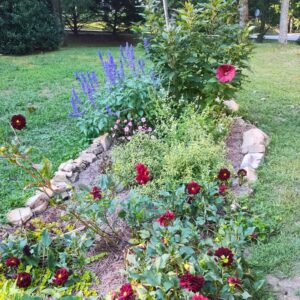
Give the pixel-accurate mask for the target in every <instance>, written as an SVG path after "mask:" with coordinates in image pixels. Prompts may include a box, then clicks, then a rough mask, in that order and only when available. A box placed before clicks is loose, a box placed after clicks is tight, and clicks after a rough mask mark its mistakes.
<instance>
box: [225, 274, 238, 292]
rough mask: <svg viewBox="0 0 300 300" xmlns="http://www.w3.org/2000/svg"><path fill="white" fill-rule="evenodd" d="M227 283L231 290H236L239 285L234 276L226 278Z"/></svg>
mask: <svg viewBox="0 0 300 300" xmlns="http://www.w3.org/2000/svg"><path fill="white" fill-rule="evenodd" d="M227 282H228V284H229V286H230V287H231V288H233V289H236V288H238V287H239V285H240V283H241V281H240V280H239V279H238V278H237V277H236V276H233V277H228V278H227Z"/></svg>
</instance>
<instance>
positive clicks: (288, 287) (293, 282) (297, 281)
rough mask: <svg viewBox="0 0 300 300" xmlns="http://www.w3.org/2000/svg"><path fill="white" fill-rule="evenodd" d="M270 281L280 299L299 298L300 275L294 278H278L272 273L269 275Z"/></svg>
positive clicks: (296, 299)
mask: <svg viewBox="0 0 300 300" xmlns="http://www.w3.org/2000/svg"><path fill="white" fill-rule="evenodd" d="M267 281H268V283H269V284H270V285H271V286H272V288H273V289H274V291H275V292H276V295H277V297H276V298H277V299H278V300H299V299H300V296H299V294H298V292H299V286H300V276H296V277H293V278H277V277H275V276H272V275H268V276H267Z"/></svg>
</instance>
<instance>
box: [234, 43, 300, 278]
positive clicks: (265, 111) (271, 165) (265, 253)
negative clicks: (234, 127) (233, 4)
mask: <svg viewBox="0 0 300 300" xmlns="http://www.w3.org/2000/svg"><path fill="white" fill-rule="evenodd" d="M251 67H252V72H253V74H251V77H250V82H249V83H247V84H246V85H245V89H244V90H243V91H242V92H240V93H239V95H238V102H239V103H240V104H241V108H242V110H241V114H242V115H243V116H245V117H246V118H248V119H249V120H251V121H252V122H256V123H257V125H258V127H260V128H262V129H263V130H264V131H265V132H266V133H267V134H268V135H269V136H270V137H271V140H272V141H271V144H270V146H269V149H268V153H267V156H266V160H265V163H264V164H263V165H262V167H261V168H260V169H259V172H258V176H259V182H258V184H257V185H256V188H255V190H256V193H255V196H254V198H253V199H252V200H251V201H252V203H253V204H254V206H255V207H256V209H257V210H258V211H259V212H266V213H267V215H266V218H267V219H271V218H274V219H278V220H279V219H281V220H282V223H283V227H280V232H279V233H278V234H277V235H275V236H273V237H272V238H271V240H270V241H269V242H268V243H267V244H261V245H257V246H255V247H253V248H252V261H253V262H254V263H255V264H256V265H257V266H259V267H260V268H261V269H262V270H263V271H264V272H265V273H266V274H268V273H274V274H277V275H280V273H281V274H285V275H289V276H291V275H293V274H295V273H297V272H298V275H299V274H300V273H299V265H300V264H299V263H300V259H299V258H300V235H299V234H300V155H299V149H300V47H299V46H297V45H296V44H294V45H292V44H291V45H288V46H287V47H282V46H280V45H278V44H275V43H274V44H273V43H270V44H264V45H258V46H257V47H256V49H255V51H254V57H253V59H252V61H251ZM251 205H252V204H251Z"/></svg>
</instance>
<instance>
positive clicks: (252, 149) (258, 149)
mask: <svg viewBox="0 0 300 300" xmlns="http://www.w3.org/2000/svg"><path fill="white" fill-rule="evenodd" d="M265 152H266V146H265V145H261V144H255V145H252V146H249V147H248V153H265Z"/></svg>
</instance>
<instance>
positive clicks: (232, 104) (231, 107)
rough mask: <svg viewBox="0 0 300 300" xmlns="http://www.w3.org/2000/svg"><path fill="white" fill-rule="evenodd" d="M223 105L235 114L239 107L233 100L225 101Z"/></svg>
mask: <svg viewBox="0 0 300 300" xmlns="http://www.w3.org/2000/svg"><path fill="white" fill-rule="evenodd" d="M224 105H225V106H226V107H227V108H228V109H229V110H231V111H232V112H236V111H238V110H239V109H240V105H239V104H238V103H236V102H235V101H234V100H225V101H224Z"/></svg>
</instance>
